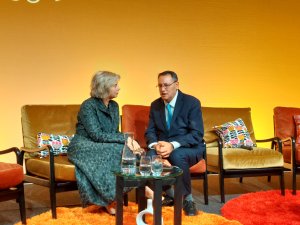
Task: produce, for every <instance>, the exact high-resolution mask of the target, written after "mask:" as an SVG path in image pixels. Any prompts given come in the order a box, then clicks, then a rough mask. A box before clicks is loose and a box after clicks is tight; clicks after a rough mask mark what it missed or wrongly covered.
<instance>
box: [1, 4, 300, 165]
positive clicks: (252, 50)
mask: <svg viewBox="0 0 300 225" xmlns="http://www.w3.org/2000/svg"><path fill="white" fill-rule="evenodd" d="M299 11H300V1H298V0H286V1H282V0H243V1H240V0H185V1H177V0H164V1H162V0H151V1H150V0H138V1H137V0H126V1H122V0H109V1H107V0H60V1H55V0H40V1H39V2H38V3H35V4H32V3H29V2H28V1H26V0H19V1H17V0H15V1H13V0H1V3H0V28H1V35H0V78H1V81H0V82H1V88H0V96H1V100H0V105H1V111H0V112H1V113H0V137H1V138H0V148H1V149H5V148H8V147H11V146H17V147H20V146H22V131H21V125H20V108H21V106H22V105H25V104H69V103H70V104H71V103H72V104H80V103H81V102H82V101H83V100H84V99H86V98H88V97H89V84H90V79H91V77H92V75H93V73H94V72H95V71H97V70H111V71H113V72H116V73H119V74H120V75H121V76H122V78H121V81H120V86H121V92H120V94H119V97H118V98H117V99H116V100H117V101H118V102H119V104H120V106H122V105H123V104H125V103H130V104H143V105H149V104H150V103H151V101H152V100H154V99H155V98H157V97H158V90H157V89H156V88H155V85H156V77H157V73H158V72H161V71H163V70H166V69H170V70H174V71H176V72H177V73H178V75H179V81H180V88H181V90H182V91H184V92H187V93H190V94H192V95H195V96H196V97H198V98H199V99H200V100H201V102H202V105H204V106H222V107H249V106H250V107H251V108H252V119H253V124H254V128H255V130H256V136H257V138H267V137H271V136H273V122H272V115H273V111H272V110H273V108H274V107H275V106H279V105H280V106H293V107H300V101H299V100H298V99H299V94H298V92H299V87H298V84H299V81H300V76H299V74H298V73H299V71H300V63H299V62H300V55H299V52H300V17H299ZM3 158H4V160H6V161H13V156H6V157H3V156H2V157H1V158H0V159H3Z"/></svg>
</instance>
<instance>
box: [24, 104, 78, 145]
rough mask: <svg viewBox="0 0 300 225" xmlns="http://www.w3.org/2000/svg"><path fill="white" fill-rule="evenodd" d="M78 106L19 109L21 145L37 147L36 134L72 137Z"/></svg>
mask: <svg viewBox="0 0 300 225" xmlns="http://www.w3.org/2000/svg"><path fill="white" fill-rule="evenodd" d="M79 108H80V105H25V106H23V107H22V108H21V123H22V132H23V144H24V147H27V148H36V147H37V134H38V133H39V132H44V133H48V134H60V135H69V136H71V135H73V134H75V130H76V123H77V114H78V111H79Z"/></svg>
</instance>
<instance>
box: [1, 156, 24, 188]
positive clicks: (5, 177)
mask: <svg viewBox="0 0 300 225" xmlns="http://www.w3.org/2000/svg"><path fill="white" fill-rule="evenodd" d="M23 180H24V173H23V167H22V166H21V165H19V164H14V163H4V162H0V189H8V188H11V187H15V186H16V185H18V184H20V183H22V181H23Z"/></svg>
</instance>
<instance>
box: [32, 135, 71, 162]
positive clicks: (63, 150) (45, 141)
mask: <svg viewBox="0 0 300 225" xmlns="http://www.w3.org/2000/svg"><path fill="white" fill-rule="evenodd" d="M73 136H74V135H73ZM73 136H67V135H55V134H46V133H38V135H37V144H38V147H39V148H40V147H43V146H45V145H50V146H51V147H52V148H53V153H54V155H63V154H64V155H65V154H67V150H68V146H69V143H70V141H71V139H72V138H73ZM40 154H41V155H40V156H41V157H46V156H48V154H49V152H48V151H46V150H45V151H41V152H40Z"/></svg>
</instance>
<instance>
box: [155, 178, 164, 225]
mask: <svg viewBox="0 0 300 225" xmlns="http://www.w3.org/2000/svg"><path fill="white" fill-rule="evenodd" d="M153 183H154V199H153V211H154V215H153V222H154V225H161V211H162V210H161V204H162V202H161V197H162V180H161V179H156V180H154V182H153Z"/></svg>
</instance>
